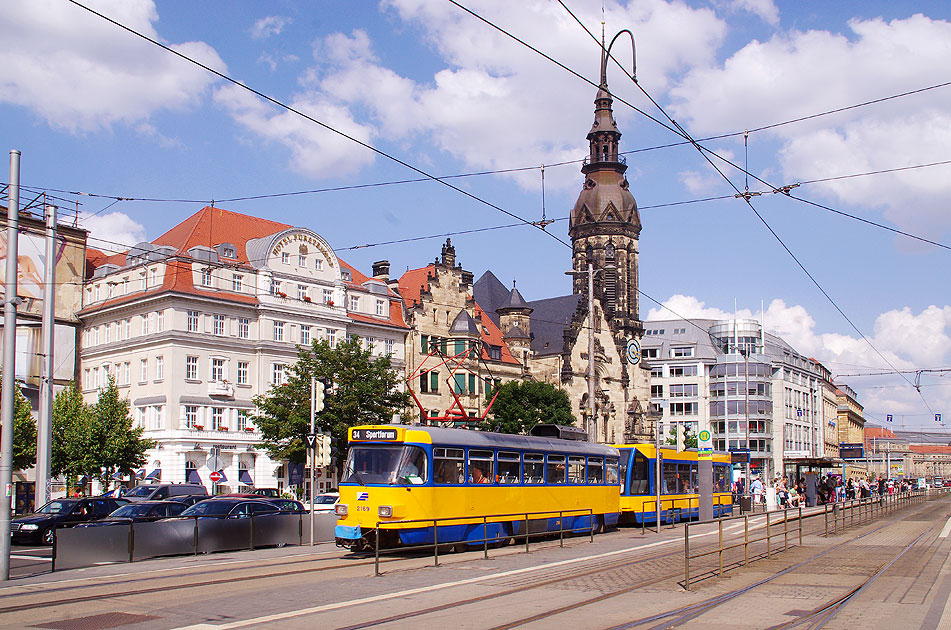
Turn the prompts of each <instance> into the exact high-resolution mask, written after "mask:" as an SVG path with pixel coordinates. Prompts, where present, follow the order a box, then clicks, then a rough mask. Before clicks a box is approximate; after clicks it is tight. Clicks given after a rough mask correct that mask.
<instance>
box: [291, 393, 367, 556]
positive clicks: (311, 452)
mask: <svg viewBox="0 0 951 630" xmlns="http://www.w3.org/2000/svg"><path fill="white" fill-rule="evenodd" d="M316 408H317V378H316V377H314V376H311V377H310V434H311V435H314V424H315V422H314V415H315V414H316V413H317V412H316ZM307 451H308V453H307V455H308V457H309V458H310V545H311V546H312V547H313V546H314V544H315V543H314V500H315V497H314V485H315V483H316V482H315V481H314V469H315V468H316V467H317V444H316V442H315V443H314V448H308V449H307ZM377 541H379V531H377ZM377 546H379V542H377Z"/></svg>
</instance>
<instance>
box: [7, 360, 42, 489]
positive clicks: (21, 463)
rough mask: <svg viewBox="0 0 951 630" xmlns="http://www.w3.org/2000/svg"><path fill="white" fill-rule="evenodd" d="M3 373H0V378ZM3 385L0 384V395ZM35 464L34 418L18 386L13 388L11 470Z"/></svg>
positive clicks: (28, 402) (28, 403)
mask: <svg viewBox="0 0 951 630" xmlns="http://www.w3.org/2000/svg"><path fill="white" fill-rule="evenodd" d="M2 378H3V375H2V373H0V380H2ZM2 395H3V387H2V384H0V396H2ZM35 464H36V420H35V419H34V418H33V413H32V411H31V409H30V401H28V400H27V399H26V396H24V395H23V392H21V391H20V388H19V387H15V388H14V390H13V470H23V469H24V468H29V467H30V466H34V465H35Z"/></svg>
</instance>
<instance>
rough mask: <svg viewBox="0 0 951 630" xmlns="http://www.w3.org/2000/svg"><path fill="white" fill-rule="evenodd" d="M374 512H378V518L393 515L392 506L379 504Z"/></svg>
mask: <svg viewBox="0 0 951 630" xmlns="http://www.w3.org/2000/svg"><path fill="white" fill-rule="evenodd" d="M376 513H377V514H379V516H380V518H390V517H392V516H393V506H392V505H381V506H380V507H379V508H377V510H376Z"/></svg>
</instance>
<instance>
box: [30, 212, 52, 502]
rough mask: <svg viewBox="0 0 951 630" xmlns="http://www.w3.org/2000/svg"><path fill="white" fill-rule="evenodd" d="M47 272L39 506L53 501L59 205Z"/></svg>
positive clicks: (49, 230) (49, 216) (49, 241)
mask: <svg viewBox="0 0 951 630" xmlns="http://www.w3.org/2000/svg"><path fill="white" fill-rule="evenodd" d="M45 271H46V273H45V274H44V281H43V282H44V285H45V287H44V289H43V321H42V324H41V329H42V330H41V333H40V334H41V336H42V339H43V376H42V378H41V379H40V409H39V411H40V413H39V416H40V417H39V422H38V423H37V425H36V485H35V487H34V488H33V503H34V505H35V506H36V507H37V508H39V507H40V506H41V505H45V504H46V502H47V501H49V500H50V459H52V451H51V442H50V435H52V433H53V376H54V374H53V372H54V371H55V368H54V365H55V364H54V363H53V347H54V343H53V342H54V334H55V327H56V320H55V317H56V310H55V302H56V206H46V269H45Z"/></svg>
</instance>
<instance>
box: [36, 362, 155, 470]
mask: <svg viewBox="0 0 951 630" xmlns="http://www.w3.org/2000/svg"><path fill="white" fill-rule="evenodd" d="M53 418H54V420H53V449H52V451H53V452H52V459H51V462H50V468H51V471H52V473H53V474H54V475H59V474H63V475H66V476H67V477H69V478H75V477H77V476H79V475H85V476H87V477H91V478H92V477H94V478H96V479H99V481H100V482H101V483H102V484H103V486H105V485H107V484H108V483H109V479H110V478H111V477H112V475H113V474H114V473H116V472H123V473H126V474H134V471H135V469H137V468H140V467H141V466H142V465H143V464H145V451H147V450H148V449H150V448H152V447H153V446H155V442H154V441H153V440H147V439H142V432H143V428H142V427H133V426H132V415H131V414H130V413H129V400H128V399H126V398H120V397H119V388H118V387H117V386H116V382H115V379H114V378H112V377H111V376H110V377H109V381H108V383H107V384H106V387H105V388H103V389H102V390H100V391H99V398H98V399H97V401H96V404H95V405H87V404H86V403H85V402H84V401H83V397H82V393H81V392H80V391H79V388H78V387H76V385H75V384H70V386H69V387H67V388H66V389H64V390H63V391H61V392H60V393H59V394H57V396H56V398H55V399H54V400H53Z"/></svg>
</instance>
